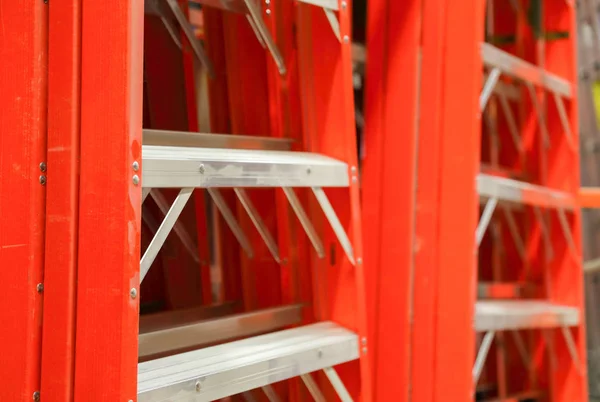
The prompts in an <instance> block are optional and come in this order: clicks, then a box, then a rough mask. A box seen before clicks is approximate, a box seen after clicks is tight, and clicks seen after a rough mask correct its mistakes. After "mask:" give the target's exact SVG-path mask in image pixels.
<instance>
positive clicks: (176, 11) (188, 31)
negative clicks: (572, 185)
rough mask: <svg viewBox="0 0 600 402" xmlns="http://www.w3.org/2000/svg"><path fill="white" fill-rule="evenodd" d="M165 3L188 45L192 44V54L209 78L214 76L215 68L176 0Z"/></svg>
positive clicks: (168, 0)
mask: <svg viewBox="0 0 600 402" xmlns="http://www.w3.org/2000/svg"><path fill="white" fill-rule="evenodd" d="M167 4H168V5H169V8H170V9H171V11H172V12H173V15H174V16H175V19H177V22H178V23H179V26H180V27H181V30H182V31H183V34H184V35H185V37H186V38H187V40H188V42H189V43H190V46H192V50H193V51H194V55H195V56H196V58H197V59H198V61H200V63H202V65H203V66H204V68H206V71H207V72H208V75H209V76H210V77H211V78H212V77H214V76H215V70H214V67H213V64H212V62H211V61H210V59H209V58H208V56H207V55H206V52H205V51H204V48H203V47H202V44H201V43H200V42H199V41H198V39H197V38H196V36H195V35H194V32H193V31H192V27H191V26H190V23H189V21H188V19H187V17H186V16H185V14H184V13H183V11H181V8H180V7H179V4H178V3H177V0H167Z"/></svg>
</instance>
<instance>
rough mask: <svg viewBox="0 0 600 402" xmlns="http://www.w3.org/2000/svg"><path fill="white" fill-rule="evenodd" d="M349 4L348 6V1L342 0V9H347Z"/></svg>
mask: <svg viewBox="0 0 600 402" xmlns="http://www.w3.org/2000/svg"><path fill="white" fill-rule="evenodd" d="M347 6H348V3H346V2H345V1H342V10H345V9H346V7H347Z"/></svg>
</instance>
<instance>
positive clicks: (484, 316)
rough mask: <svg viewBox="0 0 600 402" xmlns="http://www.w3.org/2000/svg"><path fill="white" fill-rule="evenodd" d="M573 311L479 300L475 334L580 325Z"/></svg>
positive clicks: (542, 304)
mask: <svg viewBox="0 0 600 402" xmlns="http://www.w3.org/2000/svg"><path fill="white" fill-rule="evenodd" d="M579 320H580V314H579V309H578V308H576V307H570V306H564V305H560V304H555V303H551V302H547V301H539V300H480V301H477V303H476V304H475V329H476V331H480V332H483V331H501V330H516V329H528V328H530V329H533V328H556V327H561V326H566V327H570V326H575V325H578V324H579Z"/></svg>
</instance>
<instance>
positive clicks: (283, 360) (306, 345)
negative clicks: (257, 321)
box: [138, 322, 359, 402]
mask: <svg viewBox="0 0 600 402" xmlns="http://www.w3.org/2000/svg"><path fill="white" fill-rule="evenodd" d="M358 358H359V342H358V336H357V335H356V334H355V333H354V332H351V331H349V330H347V329H345V328H343V327H340V326H339V325H336V324H334V323H332V322H322V323H318V324H313V325H308V326H303V327H299V328H294V329H289V330H285V331H280V332H275V333H272V334H268V335H261V336H257V337H253V338H249V339H244V340H241V341H236V342H231V343H227V344H223V345H219V346H213V347H208V348H205V349H201V350H196V351H192V352H187V353H182V354H178V355H173V356H169V357H165V358H161V359H156V360H151V361H148V362H144V363H140V364H139V365H138V401H140V402H150V401H152V402H159V401H165V402H166V401H169V402H177V401H186V402H187V401H212V400H216V399H220V398H225V397H227V396H230V395H235V394H239V393H241V392H245V391H248V390H251V389H255V388H260V387H264V386H267V385H269V384H273V383H276V382H279V381H283V380H286V379H289V378H292V377H297V376H300V375H303V374H306V373H310V372H314V371H317V370H321V369H327V368H328V367H331V366H335V365H338V364H341V363H345V362H348V361H352V360H357V359H358Z"/></svg>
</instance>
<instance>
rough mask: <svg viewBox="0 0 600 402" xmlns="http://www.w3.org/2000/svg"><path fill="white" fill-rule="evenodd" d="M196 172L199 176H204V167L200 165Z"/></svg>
mask: <svg viewBox="0 0 600 402" xmlns="http://www.w3.org/2000/svg"><path fill="white" fill-rule="evenodd" d="M198 171H199V172H200V174H204V165H203V164H200V166H199V167H198Z"/></svg>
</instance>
